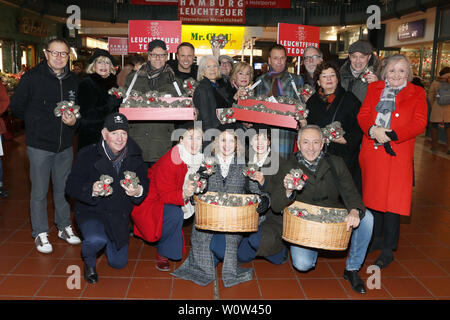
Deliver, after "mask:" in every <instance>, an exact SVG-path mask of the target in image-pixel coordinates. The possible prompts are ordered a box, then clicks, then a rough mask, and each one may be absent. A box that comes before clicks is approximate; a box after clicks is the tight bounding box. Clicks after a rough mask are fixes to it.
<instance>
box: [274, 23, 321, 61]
mask: <svg viewBox="0 0 450 320" xmlns="http://www.w3.org/2000/svg"><path fill="white" fill-rule="evenodd" d="M319 42H320V28H319V27H312V26H304V25H301V24H290V23H278V34H277V43H278V44H281V45H282V46H284V47H285V48H286V53H287V55H288V56H296V57H298V56H303V51H304V50H305V48H306V47H309V46H315V47H317V48H318V47H319Z"/></svg>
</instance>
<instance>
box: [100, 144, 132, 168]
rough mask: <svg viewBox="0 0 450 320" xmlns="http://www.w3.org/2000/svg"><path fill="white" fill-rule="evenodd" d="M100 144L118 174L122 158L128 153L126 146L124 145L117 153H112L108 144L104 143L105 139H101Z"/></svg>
mask: <svg viewBox="0 0 450 320" xmlns="http://www.w3.org/2000/svg"><path fill="white" fill-rule="evenodd" d="M102 146H103V150H105V153H106V156H107V157H108V159H109V160H111V162H112V165H113V167H114V169H115V170H116V172H117V174H119V170H120V166H121V165H122V162H123V159H125V157H126V156H127V155H128V147H127V146H126V145H125V148H123V149H122V150H120V151H119V153H118V154H114V153H113V152H112V150H111V149H110V148H109V146H108V144H107V143H105V140H103V141H102Z"/></svg>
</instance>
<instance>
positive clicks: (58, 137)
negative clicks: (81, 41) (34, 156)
mask: <svg viewBox="0 0 450 320" xmlns="http://www.w3.org/2000/svg"><path fill="white" fill-rule="evenodd" d="M78 83H79V79H78V77H77V76H76V75H75V74H74V73H72V72H70V71H69V67H68V66H66V68H65V70H64V76H63V78H62V79H58V78H57V77H56V74H55V73H54V72H53V71H52V70H51V69H50V67H49V66H48V64H47V61H46V60H44V61H43V62H41V63H40V64H38V65H37V66H36V67H34V68H33V69H31V70H30V71H27V72H26V73H24V74H23V75H22V78H21V79H20V82H19V85H18V87H17V88H16V89H15V91H14V95H13V96H12V98H11V103H10V108H11V111H12V113H13V114H14V115H15V116H16V117H18V118H20V119H24V120H25V139H26V144H27V146H30V147H33V148H37V149H42V150H46V151H50V152H60V151H63V150H65V149H67V148H69V147H71V146H73V136H74V132H75V128H76V127H77V125H78V121H77V124H75V125H74V126H67V125H65V124H64V123H63V122H62V119H61V117H56V116H55V114H54V113H53V112H54V109H55V108H56V104H57V103H58V102H60V101H62V100H67V101H75V99H76V95H77V91H78Z"/></svg>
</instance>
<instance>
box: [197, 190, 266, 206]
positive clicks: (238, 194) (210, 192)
mask: <svg viewBox="0 0 450 320" xmlns="http://www.w3.org/2000/svg"><path fill="white" fill-rule="evenodd" d="M208 193H209V194H213V193H215V194H217V193H218V192H215V191H208V192H206V193H205V194H208ZM228 194H229V195H233V196H241V197H244V196H247V195H254V194H253V193H245V194H241V193H228ZM194 200H195V201H198V202H201V203H204V204H206V205H211V204H210V203H207V202H205V201H203V200H201V199H200V198H199V197H198V195H195V196H194ZM213 206H216V207H219V208H246V207H250V206H258V203H254V204H248V205H245V206H221V205H218V204H214V205H213Z"/></svg>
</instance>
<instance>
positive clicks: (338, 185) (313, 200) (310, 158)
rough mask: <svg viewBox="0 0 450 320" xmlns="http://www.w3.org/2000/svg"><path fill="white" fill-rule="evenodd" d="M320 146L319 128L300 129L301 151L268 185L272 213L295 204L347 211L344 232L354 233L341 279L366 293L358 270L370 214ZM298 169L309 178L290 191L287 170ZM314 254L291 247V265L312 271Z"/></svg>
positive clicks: (340, 166)
mask: <svg viewBox="0 0 450 320" xmlns="http://www.w3.org/2000/svg"><path fill="white" fill-rule="evenodd" d="M323 145H324V142H323V136H322V131H321V129H320V127H318V126H316V125H308V126H306V127H304V128H302V129H300V131H299V134H298V147H299V150H300V151H299V152H297V153H296V155H295V156H293V157H292V158H290V159H289V160H287V161H281V162H280V170H279V171H278V173H277V174H276V175H275V177H274V178H273V179H272V181H271V183H270V185H269V186H268V190H267V191H268V192H269V194H270V195H271V199H272V210H273V211H274V212H281V211H283V210H284V208H286V207H287V206H289V205H291V204H292V203H293V202H294V201H300V202H303V203H307V204H311V205H316V206H322V207H333V208H345V209H347V210H348V212H349V214H348V216H347V218H346V221H347V229H348V230H350V228H354V231H353V235H352V239H351V248H350V255H349V257H348V259H347V263H346V268H345V270H344V279H346V280H348V281H350V285H351V287H352V289H353V290H355V291H356V292H358V293H365V292H366V289H365V286H364V282H363V281H362V280H361V278H360V277H359V275H358V270H359V269H360V268H361V266H362V264H363V262H364V258H365V256H366V252H367V247H368V246H369V242H370V238H371V236H372V228H373V216H372V214H371V213H370V211H367V210H365V207H364V204H363V202H362V199H361V196H360V195H359V193H358V191H357V190H356V187H355V185H354V183H353V179H352V176H351V175H350V173H349V171H348V169H347V166H346V165H345V163H344V161H343V160H342V159H341V158H340V157H336V156H332V155H326V154H324V153H323V151H322V149H323ZM297 168H300V169H301V170H303V172H304V174H305V175H306V176H308V179H307V181H306V184H305V185H304V186H303V188H302V189H301V190H300V191H295V190H292V189H289V188H288V185H287V180H288V179H292V175H291V174H290V173H289V171H290V170H291V169H297ZM282 185H283V186H284V188H282V187H281V186H282ZM341 198H342V199H343V201H344V203H343V202H342V200H341ZM284 214H289V213H284ZM317 255H318V251H317V249H314V248H307V247H303V246H298V245H291V257H292V263H293V265H294V267H295V268H297V269H298V270H300V271H308V270H310V269H312V268H314V266H315V264H316V260H317Z"/></svg>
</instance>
